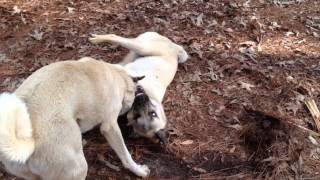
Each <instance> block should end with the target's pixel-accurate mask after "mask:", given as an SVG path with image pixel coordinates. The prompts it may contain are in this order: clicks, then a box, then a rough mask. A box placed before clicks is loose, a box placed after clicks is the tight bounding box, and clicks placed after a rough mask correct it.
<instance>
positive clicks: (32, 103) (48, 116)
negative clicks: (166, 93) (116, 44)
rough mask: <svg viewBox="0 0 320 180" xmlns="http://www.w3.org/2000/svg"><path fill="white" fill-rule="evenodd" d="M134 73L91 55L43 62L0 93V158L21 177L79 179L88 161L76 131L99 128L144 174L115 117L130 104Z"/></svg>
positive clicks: (128, 162)
mask: <svg viewBox="0 0 320 180" xmlns="http://www.w3.org/2000/svg"><path fill="white" fill-rule="evenodd" d="M137 80H139V78H138V79H137V78H135V77H134V78H132V77H131V76H130V75H129V73H128V72H127V71H126V70H125V69H124V68H123V67H122V66H119V65H112V64H109V63H105V62H102V61H97V60H94V59H92V58H88V57H87V58H82V59H80V60H79V61H62V62H57V63H53V64H50V65H48V66H44V67H42V68H40V69H39V70H37V71H36V72H35V73H33V74H32V75H31V76H29V77H28V78H27V79H26V80H25V81H24V82H23V83H22V85H21V86H20V87H19V88H18V89H17V90H16V91H15V92H14V93H13V94H10V93H3V94H1V95H0V160H1V162H2V163H3V164H4V165H5V167H6V169H7V170H8V171H9V172H10V173H12V174H14V175H16V176H18V177H22V178H24V179H27V180H38V179H46V180H84V179H85V178H86V176H87V169H88V165H87V162H86V160H85V157H84V154H83V148H82V136H81V133H84V132H86V131H88V130H90V129H92V128H93V127H95V126H97V125H100V129H101V133H102V134H103V135H104V136H105V138H106V139H107V140H108V142H109V144H110V146H111V147H112V149H113V150H114V151H115V152H116V154H117V155H118V156H119V158H120V160H121V162H122V164H123V165H124V167H125V168H127V169H129V170H130V171H132V172H133V173H134V174H136V175H137V176H141V177H146V176H148V174H149V173H150V170H149V168H148V167H147V166H145V165H139V164H137V163H135V162H134V160H133V159H132V157H131V155H130V153H129V151H128V150H127V148H126V145H125V143H124V140H123V138H122V135H121V131H120V128H119V126H118V123H117V117H118V116H119V114H121V113H123V112H126V111H128V110H129V108H130V107H131V105H132V103H133V101H134V97H135V91H136V82H134V81H137Z"/></svg>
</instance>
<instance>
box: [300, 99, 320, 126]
mask: <svg viewBox="0 0 320 180" xmlns="http://www.w3.org/2000/svg"><path fill="white" fill-rule="evenodd" d="M304 103H305V104H306V106H307V107H308V109H309V111H310V113H311V115H312V118H313V120H314V122H315V123H316V126H317V129H318V131H320V112H319V109H318V107H317V104H316V102H315V101H314V99H306V100H305V101H304Z"/></svg>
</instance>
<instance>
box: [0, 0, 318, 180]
mask: <svg viewBox="0 0 320 180" xmlns="http://www.w3.org/2000/svg"><path fill="white" fill-rule="evenodd" d="M145 31H157V32H159V33H161V34H163V35H165V36H168V37H169V38H171V39H172V40H174V41H175V42H177V43H178V44H181V45H183V46H184V47H185V48H186V49H187V51H188V52H189V53H190V55H191V59H190V60H189V61H188V62H186V63H185V64H183V65H181V66H180V67H179V70H178V72H177V75H176V77H175V79H174V82H173V83H172V84H171V85H170V87H169V89H168V90H167V93H166V97H165V100H164V106H165V111H166V114H167V116H168V119H169V121H170V124H169V128H170V143H169V145H168V147H167V149H161V148H160V147H159V146H158V145H156V144H152V143H150V142H149V141H147V140H144V139H137V140H136V139H128V140H127V146H128V148H129V150H130V152H131V154H132V155H133V157H134V159H135V160H137V161H138V162H140V163H146V164H147V165H149V166H150V168H151V170H152V173H151V175H150V177H149V179H320V168H319V167H320V145H319V143H320V139H319V137H317V135H318V134H316V133H310V132H311V131H313V132H317V129H316V127H315V123H314V121H313V119H312V117H311V115H310V113H309V112H308V109H307V108H306V106H305V105H304V100H305V99H307V98H313V99H314V100H315V101H316V103H317V104H320V102H319V100H320V86H319V82H320V63H319V60H320V2H319V1H318V0H281V1H280V0H234V1H232V0H157V1H149V0H136V1H133V0H129V1H125V0H88V1H77V0H65V1H51V0H29V1H22V0H0V82H1V83H0V91H1V92H3V91H13V90H14V89H15V88H16V87H17V86H18V85H19V84H20V83H21V82H22V81H23V80H24V79H25V78H26V77H28V75H30V74H31V73H32V72H34V71H35V70H37V69H38V68H40V67H42V66H44V65H47V64H49V63H52V62H56V61H63V60H68V59H78V58H80V57H83V56H91V57H94V58H97V59H103V60H105V61H107V62H113V63H116V62H119V61H120V60H121V58H122V57H124V55H125V54H126V53H127V51H126V50H125V49H123V48H120V47H117V46H113V45H99V46H95V45H91V44H90V43H89V42H88V37H89V35H90V33H96V34H99V33H115V34H119V35H123V36H127V37H134V36H136V35H138V34H140V33H142V32H145ZM84 139H85V140H86V142H87V143H86V145H85V146H84V151H85V155H86V158H87V161H88V163H89V172H88V177H87V179H89V180H90V179H137V177H135V176H133V175H132V174H131V173H130V172H129V171H127V170H124V169H123V168H121V170H120V171H119V172H117V171H115V170H112V169H110V168H109V167H107V166H106V165H105V164H104V163H103V161H101V157H102V158H103V159H104V160H107V161H109V162H111V163H112V164H113V165H115V166H118V167H122V166H121V164H120V161H119V159H118V158H117V157H116V155H115V153H114V152H113V151H112V150H111V148H110V147H109V146H108V144H107V143H106V141H105V139H104V138H103V137H102V136H101V135H100V134H99V132H98V131H97V130H94V131H92V132H90V133H88V134H86V135H84ZM99 157H100V158H99ZM0 179H15V178H14V177H13V176H10V175H9V174H7V173H6V172H5V171H4V170H1V172H0Z"/></svg>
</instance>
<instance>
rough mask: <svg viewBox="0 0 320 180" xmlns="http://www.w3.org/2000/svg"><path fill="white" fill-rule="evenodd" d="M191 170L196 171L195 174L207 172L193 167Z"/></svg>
mask: <svg viewBox="0 0 320 180" xmlns="http://www.w3.org/2000/svg"><path fill="white" fill-rule="evenodd" d="M192 169H193V170H195V171H197V172H199V173H207V171H206V170H205V169H202V168H198V167H194V168H192Z"/></svg>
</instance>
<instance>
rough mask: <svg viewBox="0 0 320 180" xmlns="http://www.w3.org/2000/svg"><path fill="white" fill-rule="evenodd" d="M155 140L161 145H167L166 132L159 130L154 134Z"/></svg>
mask: <svg viewBox="0 0 320 180" xmlns="http://www.w3.org/2000/svg"><path fill="white" fill-rule="evenodd" d="M155 135H156V138H157V139H159V141H160V144H161V145H167V143H168V141H167V136H166V132H165V131H164V130H159V131H158V132H156V133H155Z"/></svg>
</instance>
